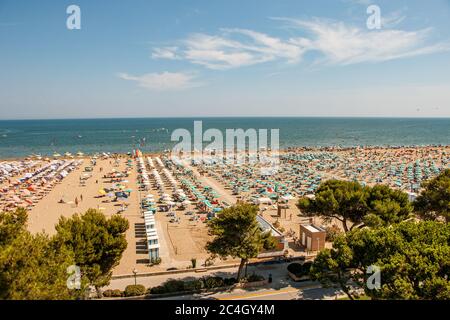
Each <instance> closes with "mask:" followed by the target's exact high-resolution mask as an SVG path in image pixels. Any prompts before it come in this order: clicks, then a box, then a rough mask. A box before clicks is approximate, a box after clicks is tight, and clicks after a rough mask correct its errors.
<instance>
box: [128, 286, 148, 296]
mask: <svg viewBox="0 0 450 320" xmlns="http://www.w3.org/2000/svg"><path fill="white" fill-rule="evenodd" d="M124 294H125V297H134V296H141V295H143V294H145V287H144V286H143V285H142V284H137V285H134V284H132V285H129V286H127V287H126V288H125V291H124Z"/></svg>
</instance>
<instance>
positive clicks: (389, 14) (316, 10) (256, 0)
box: [0, 0, 450, 120]
mask: <svg viewBox="0 0 450 320" xmlns="http://www.w3.org/2000/svg"><path fill="white" fill-rule="evenodd" d="M70 5H77V6H78V7H79V8H80V12H81V18H80V21H81V24H80V26H81V29H73V30H71V29H68V28H67V19H68V18H69V16H70V14H68V13H67V12H66V10H67V7H68V6H70ZM373 5H376V6H377V7H378V8H379V9H380V17H381V20H380V25H379V27H380V28H375V29H374V28H369V27H368V19H369V22H373V21H374V20H373V19H372V18H373V16H372V14H371V13H373V11H371V12H370V13H367V10H368V7H369V6H373ZM372 8H373V7H372ZM369 26H371V25H369ZM198 116H325V117H334V116H341V117H345V116H355V117H360V116H361V117H450V0H430V1H414V0H387V1H372V0H335V1H330V0H316V1H312V0H311V1H306V0H304V1H302V0H279V1H268V0H239V1H238V0H217V1H206V0H205V1H168V0H164V1H163V0H161V1H156V0H148V1H144V0H131V1H126V2H125V1H119V0H108V1H107V0H95V1H94V0H86V1H85V0H83V1H82V0H71V1H65V0H53V1H49V0H41V1H39V2H37V1H17V0H0V120H6V119H48V118H57V119H59V118H98V117H100V118H102V117H105V118H111V117H198Z"/></svg>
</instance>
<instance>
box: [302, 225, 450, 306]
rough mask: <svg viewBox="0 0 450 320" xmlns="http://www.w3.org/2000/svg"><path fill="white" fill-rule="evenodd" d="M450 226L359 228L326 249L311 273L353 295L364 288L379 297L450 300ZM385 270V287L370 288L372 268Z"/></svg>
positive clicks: (318, 257) (382, 281)
mask: <svg viewBox="0 0 450 320" xmlns="http://www.w3.org/2000/svg"><path fill="white" fill-rule="evenodd" d="M448 257H450V225H449V224H444V223H439V222H432V221H428V222H418V223H417V222H412V221H409V222H402V223H399V224H395V225H392V226H390V227H380V228H377V229H369V228H364V229H355V230H353V231H351V232H349V233H347V234H345V235H341V236H339V237H338V238H337V239H336V240H335V241H334V243H333V248H332V249H331V250H330V249H325V250H323V251H321V252H320V253H319V254H318V256H317V257H316V259H315V261H314V264H313V266H312V267H311V276H312V278H313V279H315V280H319V281H320V282H321V283H322V284H324V285H325V286H334V285H337V286H340V287H341V289H342V290H343V291H344V292H345V293H346V294H347V295H348V296H349V298H350V299H353V298H354V297H355V292H354V290H353V289H355V288H356V289H357V288H362V289H364V291H365V294H366V295H367V296H370V297H371V298H373V299H450V282H449V281H448V276H449V273H450V260H449V258H448ZM371 265H374V266H377V267H379V268H380V271H381V288H380V289H379V290H375V289H372V290H370V289H369V288H368V287H367V285H366V281H367V278H368V276H370V274H367V273H366V271H367V268H368V267H369V266H371Z"/></svg>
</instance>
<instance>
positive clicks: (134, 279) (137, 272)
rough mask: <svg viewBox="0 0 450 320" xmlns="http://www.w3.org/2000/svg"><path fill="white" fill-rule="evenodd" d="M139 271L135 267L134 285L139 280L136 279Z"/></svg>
mask: <svg viewBox="0 0 450 320" xmlns="http://www.w3.org/2000/svg"><path fill="white" fill-rule="evenodd" d="M137 273H138V271H137V270H136V268H134V269H133V274H134V285H137V280H136V275H137Z"/></svg>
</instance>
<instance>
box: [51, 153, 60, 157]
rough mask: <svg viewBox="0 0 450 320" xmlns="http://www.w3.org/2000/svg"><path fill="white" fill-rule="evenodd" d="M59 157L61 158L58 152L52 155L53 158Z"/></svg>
mask: <svg viewBox="0 0 450 320" xmlns="http://www.w3.org/2000/svg"><path fill="white" fill-rule="evenodd" d="M59 157H61V155H60V154H59V153H58V152H55V153H54V154H53V158H59Z"/></svg>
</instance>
